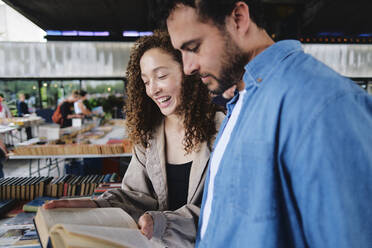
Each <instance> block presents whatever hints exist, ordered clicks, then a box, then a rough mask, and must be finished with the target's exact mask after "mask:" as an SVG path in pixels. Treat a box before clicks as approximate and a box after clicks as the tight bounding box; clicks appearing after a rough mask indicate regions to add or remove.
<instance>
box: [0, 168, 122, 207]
mask: <svg viewBox="0 0 372 248" xmlns="http://www.w3.org/2000/svg"><path fill="white" fill-rule="evenodd" d="M117 180H119V178H118V177H117V175H116V173H114V174H106V175H86V176H75V175H64V176H61V177H56V178H53V177H7V178H1V179H0V199H2V200H6V199H16V200H21V201H31V200H33V199H35V198H37V197H42V196H50V197H73V196H91V195H92V194H93V193H94V190H95V189H96V188H97V186H98V185H99V184H100V183H109V182H112V183H114V182H117Z"/></svg>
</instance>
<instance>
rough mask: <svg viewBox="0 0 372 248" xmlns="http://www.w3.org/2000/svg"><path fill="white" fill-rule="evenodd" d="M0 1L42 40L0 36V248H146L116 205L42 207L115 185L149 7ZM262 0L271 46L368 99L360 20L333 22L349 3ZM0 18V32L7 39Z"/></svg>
mask: <svg viewBox="0 0 372 248" xmlns="http://www.w3.org/2000/svg"><path fill="white" fill-rule="evenodd" d="M0 2H1V1H0ZM3 2H4V3H5V5H4V4H3V5H2V4H0V15H1V13H7V11H10V10H7V8H9V9H11V11H14V10H15V11H17V12H19V13H21V14H22V16H23V18H25V19H27V20H29V21H31V22H32V23H34V24H35V25H36V26H38V28H41V29H42V30H43V31H44V32H45V35H44V37H43V39H44V40H43V41H42V42H34V41H32V42H19V41H12V40H11V39H9V40H6V39H5V40H4V39H0V112H1V113H0V115H1V116H0V137H1V140H0V151H1V152H0V154H1V155H2V157H1V161H0V164H1V167H2V168H1V170H3V171H4V172H1V173H0V174H2V175H3V177H2V178H0V199H1V201H0V215H1V219H0V247H44V248H45V247H152V246H151V243H148V240H147V239H146V238H145V237H144V236H143V235H142V234H141V233H140V232H139V231H138V228H137V224H136V222H135V221H134V220H133V219H132V217H131V216H130V215H128V214H127V213H126V212H124V211H121V209H119V208H109V210H108V208H91V209H89V210H88V209H83V208H81V209H73V210H72V209H67V208H66V209H61V210H56V211H54V210H53V211H48V210H45V209H43V208H41V207H40V206H42V205H43V204H44V203H45V202H48V201H51V200H56V199H69V198H73V199H97V198H98V197H99V196H100V195H102V194H103V193H105V192H107V191H111V190H115V189H120V188H121V187H122V183H121V182H122V179H123V177H124V175H125V172H126V170H127V168H128V165H129V162H130V161H131V157H132V148H133V144H132V142H131V141H130V140H129V138H128V135H127V133H126V131H125V117H126V116H125V111H124V105H125V101H126V79H125V77H124V75H125V73H126V68H127V64H128V61H129V54H130V51H131V50H130V49H131V47H132V45H133V42H134V41H135V40H136V39H138V38H139V37H140V36H144V35H149V34H151V33H152V32H151V31H152V30H154V28H155V27H156V26H154V25H155V24H154V22H153V21H151V18H150V17H151V16H152V15H151V13H150V10H151V9H154V8H155V7H156V1H147V0H140V1H122V2H118V1H112V0H105V1H100V0H94V1H91V2H90V3H87V2H86V1H81V0H79V1H75V2H74V3H72V2H66V1H65V2H64V3H59V4H58V8H56V7H55V6H53V4H57V3H56V2H55V1H46V0H44V1H39V0H32V1H22V0H16V1H12V0H4V1H3ZM134 2H135V3H134ZM264 2H265V3H266V8H268V9H269V11H268V12H269V13H270V14H271V15H272V16H273V20H274V21H273V23H274V24H272V26H271V31H272V32H271V37H272V38H273V39H274V40H281V39H287V38H293V39H298V40H300V41H301V42H302V46H303V49H304V51H305V52H306V53H309V54H311V55H312V56H314V57H315V58H317V59H318V60H320V61H322V62H323V63H325V64H326V65H328V66H329V67H331V68H332V69H334V70H335V71H337V72H339V73H340V74H342V75H343V76H345V77H348V78H350V79H352V80H353V81H355V83H357V84H358V85H359V86H360V87H362V88H363V89H364V90H366V91H367V92H368V93H369V94H372V70H371V68H372V32H366V29H363V27H365V25H367V24H365V25H364V24H361V23H360V22H358V20H356V18H357V17H356V16H349V18H348V21H349V22H350V23H351V22H354V23H356V24H357V25H359V26H355V25H354V26H353V25H349V24H348V25H346V23H345V22H341V21H340V22H337V23H335V22H334V21H331V20H330V19H332V18H334V19H336V20H341V19H344V18H340V16H342V13H344V12H343V11H345V10H346V9H347V8H344V9H342V7H339V8H338V9H337V10H339V11H333V12H334V14H332V15H325V14H324V13H325V11H326V13H330V12H327V9H329V8H327V4H329V3H326V1H309V2H311V3H313V6H310V5H311V4H310V3H304V2H306V1H264ZM314 2H317V3H321V4H318V5H316V4H314ZM328 2H329V1H328ZM88 4H89V6H88ZM82 8H84V9H87V11H82V10H81V9H82ZM141 9H142V10H143V11H139V10H141ZM88 10H89V11H88ZM316 13H318V14H316ZM5 16H6V15H3V18H5ZM113 16H114V17H115V18H114V17H113ZM360 16H362V14H360ZM97 17H98V18H97ZM306 18H308V19H306ZM353 18H354V19H353ZM98 19H100V22H99V21H97V20H98ZM2 21H3V20H2V17H1V16H0V25H3V24H4V25H5V23H6V22H5V21H3V22H2ZM292 22H293V23H295V24H294V25H292V24H290V23H292ZM7 23H8V24H7V26H6V25H5V28H4V29H2V27H1V26H0V37H1V35H2V33H6V32H9V37H10V34H11V28H12V27H9V23H11V22H10V21H9V20H8V22H7ZM302 23H305V24H306V25H303V26H302ZM309 23H310V24H309ZM322 24H324V27H325V29H324V28H322V26H321V25H322ZM370 24H371V23H370ZM332 25H333V26H332ZM368 25H369V24H368ZM350 26H353V30H351V29H350V28H349V27H350ZM370 26H371V25H369V27H370ZM340 27H341V28H340ZM344 27H347V28H344ZM358 28H359V29H358ZM7 29H9V30H7ZM367 29H368V28H367ZM300 31H301V32H300ZM367 31H368V30H367ZM369 31H372V30H369ZM71 98H74V99H75V100H74V101H75V103H74V104H73V105H74V108H75V113H73V112H71V113H69V114H71V115H74V114H75V115H76V116H74V117H72V118H69V120H68V121H65V122H64V121H63V120H62V119H63V117H62V112H63V110H62V109H63V107H62V105H63V104H64V103H66V102H68V101H69V100H68V99H71ZM76 103H79V104H81V105H77V104H76ZM82 108H83V109H85V110H86V111H87V112H88V113H87V114H86V113H84V111H85V110H84V111H83V112H82ZM61 118H62V119H61ZM15 168H21V172H19V173H18V174H17V173H13V170H15ZM99 216H101V217H102V216H104V217H105V218H106V219H105V221H103V219H102V220H101V219H100V217H99ZM107 222H108V223H109V225H105V224H103V223H107ZM35 225H36V226H37V227H38V228H37V230H36V229H35ZM123 237H125V238H123ZM76 245H77V246H76Z"/></svg>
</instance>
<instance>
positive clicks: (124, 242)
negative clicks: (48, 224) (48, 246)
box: [50, 224, 152, 248]
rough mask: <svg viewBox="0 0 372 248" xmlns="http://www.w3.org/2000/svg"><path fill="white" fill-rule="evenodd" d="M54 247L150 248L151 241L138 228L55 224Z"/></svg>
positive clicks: (53, 232) (53, 231)
mask: <svg viewBox="0 0 372 248" xmlns="http://www.w3.org/2000/svg"><path fill="white" fill-rule="evenodd" d="M50 238H51V241H52V244H53V246H54V247H68V246H69V245H73V246H77V247H87V248H88V247H89V248H94V247H100V248H101V247H102V248H103V247H121V248H132V247H133V248H134V247H141V248H147V247H148V248H150V247H152V245H151V242H150V241H148V240H147V238H146V237H145V236H144V235H142V234H141V233H140V231H139V230H138V229H137V230H135V229H129V228H120V227H102V226H86V225H71V224H63V225H55V226H54V227H53V228H52V229H51V232H50Z"/></svg>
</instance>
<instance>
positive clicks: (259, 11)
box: [196, 0, 265, 28]
mask: <svg viewBox="0 0 372 248" xmlns="http://www.w3.org/2000/svg"><path fill="white" fill-rule="evenodd" d="M237 2H245V3H246V4H247V5H248V7H249V15H250V18H251V19H252V20H253V21H254V23H256V25H257V26H258V27H260V28H265V23H264V20H263V7H262V0H196V5H197V8H198V12H199V16H200V17H201V18H202V20H203V19H205V20H212V21H213V22H214V23H215V24H216V25H217V26H224V25H225V20H226V17H227V16H229V15H230V14H231V12H232V11H233V9H234V8H235V5H236V3H237Z"/></svg>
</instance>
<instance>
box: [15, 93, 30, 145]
mask: <svg viewBox="0 0 372 248" xmlns="http://www.w3.org/2000/svg"><path fill="white" fill-rule="evenodd" d="M25 100H26V95H25V94H24V93H20V94H19V95H18V103H17V112H18V116H19V117H23V116H25V115H29V114H30V112H29V111H28V106H27V103H26V102H25ZM25 130H26V135H27V139H28V140H29V139H32V130H31V127H26V128H25Z"/></svg>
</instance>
